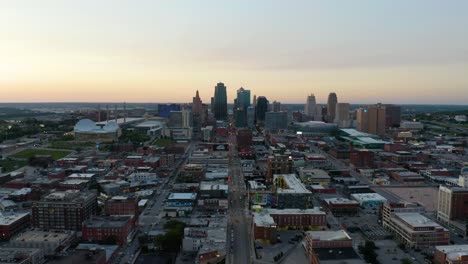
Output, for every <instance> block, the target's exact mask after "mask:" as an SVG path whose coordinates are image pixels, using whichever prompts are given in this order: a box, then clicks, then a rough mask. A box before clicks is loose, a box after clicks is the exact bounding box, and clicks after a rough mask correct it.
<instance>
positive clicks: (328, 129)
mask: <svg viewBox="0 0 468 264" xmlns="http://www.w3.org/2000/svg"><path fill="white" fill-rule="evenodd" d="M293 127H294V130H295V131H296V132H301V133H302V134H304V135H326V134H330V133H332V132H334V131H336V130H337V129H338V126H337V125H336V124H333V123H325V122H322V121H308V122H295V123H294V124H293Z"/></svg>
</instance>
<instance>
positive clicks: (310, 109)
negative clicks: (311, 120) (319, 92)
mask: <svg viewBox="0 0 468 264" xmlns="http://www.w3.org/2000/svg"><path fill="white" fill-rule="evenodd" d="M316 104H317V103H316V102H315V95H314V94H311V95H309V96H307V101H306V104H305V107H304V113H305V114H306V115H308V116H312V117H313V116H315V110H316Z"/></svg>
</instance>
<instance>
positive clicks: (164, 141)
mask: <svg viewBox="0 0 468 264" xmlns="http://www.w3.org/2000/svg"><path fill="white" fill-rule="evenodd" d="M172 144H174V141H172V139H168V138H159V139H156V140H155V141H153V143H151V145H155V146H158V147H167V146H169V145H172Z"/></svg>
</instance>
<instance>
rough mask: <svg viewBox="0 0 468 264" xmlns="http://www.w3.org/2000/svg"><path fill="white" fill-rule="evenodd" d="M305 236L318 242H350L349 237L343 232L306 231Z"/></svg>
mask: <svg viewBox="0 0 468 264" xmlns="http://www.w3.org/2000/svg"><path fill="white" fill-rule="evenodd" d="M306 234H307V235H308V236H311V237H312V240H320V241H344V240H351V237H350V236H349V235H348V233H346V231H344V230H329V231H307V232H306Z"/></svg>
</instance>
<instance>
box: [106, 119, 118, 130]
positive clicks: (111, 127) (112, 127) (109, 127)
mask: <svg viewBox="0 0 468 264" xmlns="http://www.w3.org/2000/svg"><path fill="white" fill-rule="evenodd" d="M102 129H103V130H105V131H116V130H117V129H119V125H118V124H117V123H116V122H115V121H110V122H109V123H107V124H106V125H105V126H104V127H103V128H102Z"/></svg>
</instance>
